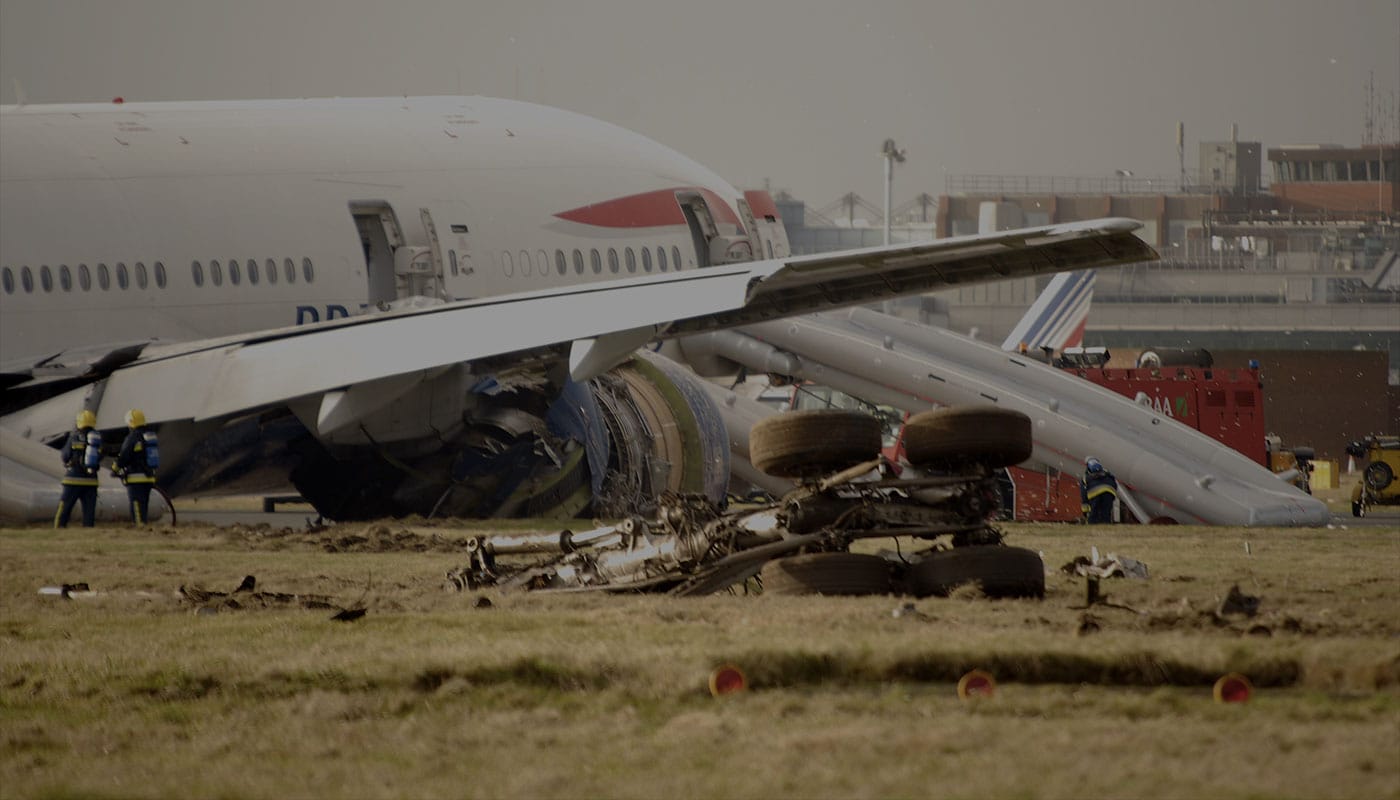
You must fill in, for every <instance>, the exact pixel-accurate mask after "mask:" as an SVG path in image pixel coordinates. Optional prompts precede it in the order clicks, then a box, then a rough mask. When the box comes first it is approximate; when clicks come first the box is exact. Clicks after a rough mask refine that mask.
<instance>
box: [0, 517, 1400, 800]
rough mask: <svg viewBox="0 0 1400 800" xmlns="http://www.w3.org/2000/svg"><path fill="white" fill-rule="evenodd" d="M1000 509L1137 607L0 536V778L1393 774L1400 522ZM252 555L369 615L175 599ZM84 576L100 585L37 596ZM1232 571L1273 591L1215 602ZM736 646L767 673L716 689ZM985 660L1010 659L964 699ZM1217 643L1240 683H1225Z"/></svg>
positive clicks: (378, 554)
mask: <svg viewBox="0 0 1400 800" xmlns="http://www.w3.org/2000/svg"><path fill="white" fill-rule="evenodd" d="M1009 532H1010V539H1011V541H1012V543H1014V544H1018V545H1022V546H1027V547H1032V548H1034V549H1038V550H1040V551H1042V552H1043V553H1044V555H1045V559H1046V562H1047V564H1048V565H1050V566H1051V567H1058V566H1059V565H1060V564H1063V563H1065V562H1067V561H1069V560H1070V559H1071V558H1072V557H1073V556H1075V555H1079V554H1083V553H1086V552H1087V551H1088V549H1089V547H1090V545H1097V546H1098V548H1099V549H1100V551H1103V552H1105V553H1107V552H1117V553H1120V554H1123V555H1127V556H1132V557H1134V558H1138V559H1140V560H1143V561H1145V562H1147V563H1148V564H1149V565H1150V566H1151V568H1152V572H1153V577H1152V579H1151V580H1149V581H1145V582H1129V581H1114V582H1105V583H1104V587H1103V588H1104V589H1105V591H1107V592H1108V594H1109V601H1110V602H1112V603H1114V604H1116V605H1120V606H1126V607H1129V608H1130V609H1132V610H1126V609H1124V608H1119V607H1109V606H1095V607H1093V608H1091V609H1087V610H1085V609H1080V608H1077V606H1080V605H1082V603H1083V582H1082V579H1071V578H1068V577H1063V576H1059V575H1053V576H1051V577H1050V578H1049V581H1048V596H1047V598H1046V599H1045V600H1044V601H1042V602H1033V601H1014V602H989V601H986V600H983V599H979V598H976V597H975V596H973V595H974V594H975V593H963V594H960V595H959V596H957V597H954V598H950V599H947V600H927V601H920V602H919V603H918V604H917V608H918V612H919V613H918V614H914V615H909V614H905V615H901V616H900V617H897V618H896V617H895V616H893V615H892V613H891V612H892V610H893V609H894V608H896V607H897V606H899V605H902V602H903V601H899V600H896V599H894V598H810V599H804V598H791V597H754V596H742V595H735V596H718V597H709V598H698V599H690V600H676V599H670V598H658V597H636V596H622V597H610V596H602V595H589V594H585V595H552V596H551V595H521V594H515V595H502V594H496V593H490V594H487V595H480V594H476V595H474V594H458V593H455V592H448V591H444V590H443V589H442V579H443V575H444V573H445V572H446V570H447V569H449V568H450V567H453V566H457V565H458V564H460V563H461V561H462V560H463V558H464V556H463V555H462V554H461V552H460V546H461V540H462V538H463V537H464V536H466V535H467V533H466V532H459V531H456V530H453V529H451V528H448V527H442V526H434V527H423V526H416V525H400V524H397V523H388V524H384V525H378V526H375V525H370V526H356V527H353V528H334V529H330V530H327V531H323V532H320V533H314V534H308V533H292V532H277V531H269V530H258V529H247V528H232V529H226V530H216V529H211V528H207V527H205V528H198V527H195V528H181V529H179V530H178V531H176V530H172V529H155V530H150V531H131V530H97V531H81V530H72V529H70V530H68V531H63V532H54V531H48V530H41V529H26V530H6V531H0V796H3V797H5V798H9V797H36V796H38V797H63V796H122V797H127V796H150V797H188V796H199V797H207V796H215V797H311V796H316V797H323V796H338V797H402V796H427V795H448V796H468V797H516V796H524V797H576V796H598V795H602V796H610V797H656V796H659V795H660V796H664V795H678V796H685V797H691V796H702V797H711V796H739V797H768V796H773V797H829V796H841V797H875V796H890V795H897V796H926V795H930V794H938V795H954V796H996V797H1003V796H1019V797H1086V796H1102V797H1124V796H1131V797H1194V796H1213V797H1257V796H1309V797H1312V796H1319V797H1320V796H1326V797H1400V591H1397V590H1400V577H1397V576H1400V536H1397V532H1396V531H1393V530H1386V529H1383V528H1380V529H1376V528H1373V529H1351V530H1347V531H1326V530H1248V531H1246V530H1240V529H1206V528H1185V527H1182V528H1123V527H1120V528H1085V527H1076V526H1010V527H1009ZM1246 542H1248V543H1249V548H1248V552H1246V547H1245V543H1246ZM868 544H869V545H870V546H871V547H872V548H874V547H888V546H890V543H888V542H873V543H868ZM902 547H904V548H906V552H907V548H908V547H909V543H907V542H906V543H902ZM245 574H252V575H256V576H257V578H258V582H259V585H260V588H266V589H267V590H269V591H275V592H306V593H315V594H325V595H330V596H332V597H333V598H335V599H336V600H337V601H338V602H339V603H340V604H342V605H349V604H352V603H354V602H355V601H357V600H358V599H360V598H361V597H363V598H364V602H365V605H367V606H368V608H369V613H368V615H367V616H366V617H364V618H363V619H361V620H359V621H357V622H354V623H348V624H341V623H334V622H330V621H329V620H328V619H327V617H328V613H326V612H324V611H305V610H298V609H281V610H256V611H255V610H245V611H239V612H233V613H219V614H213V615H196V614H194V613H191V609H190V607H189V606H188V605H187V604H185V603H182V602H181V601H180V600H179V599H178V597H177V594H176V590H177V588H178V587H179V586H180V585H182V584H201V585H203V586H205V587H206V588H211V589H221V590H224V591H227V590H229V589H232V588H233V587H234V586H236V585H237V583H238V581H239V580H240V579H241V578H242V576H243V575H245ZM79 580H82V581H87V582H89V583H90V584H91V585H92V586H93V588H94V589H96V590H98V594H97V595H96V596H94V597H90V598H77V599H72V600H67V601H64V600H62V599H59V598H54V597H51V596H40V595H38V594H37V593H36V590H37V589H38V587H39V586H42V585H52V584H57V583H62V582H73V581H79ZM1234 584H1238V585H1239V586H1240V589H1241V590H1242V591H1245V592H1247V593H1249V594H1254V595H1258V596H1259V597H1260V598H1261V600H1262V602H1261V611H1260V614H1259V616H1258V617H1256V618H1254V619H1249V620H1241V619H1235V618H1227V619H1225V620H1219V619H1217V618H1216V616H1215V615H1214V614H1213V613H1212V611H1213V609H1214V608H1215V606H1216V604H1217V603H1218V602H1219V600H1220V598H1222V597H1223V596H1224V595H1225V593H1226V592H1227V591H1228V590H1229V588H1230V586H1231V585H1234ZM367 585H369V587H370V588H369V589H368V591H367V592H366V586H367ZM482 596H486V597H488V598H489V599H490V600H491V601H492V605H491V607H489V608H478V607H476V602H477V600H478V599H479V597H482ZM1090 618H1091V619H1092V621H1093V623H1094V626H1096V627H1097V632H1093V633H1081V629H1084V628H1086V627H1094V626H1086V625H1085V624H1084V623H1085V621H1086V619H1090ZM725 662H733V663H736V664H739V665H741V666H742V667H743V668H744V669H745V670H746V672H747V673H748V675H749V677H750V679H751V683H752V685H753V686H754V691H751V692H748V693H746V694H743V695H740V696H735V697H729V698H725V699H724V700H721V701H717V700H714V699H712V698H710V697H709V695H708V693H707V692H706V691H705V681H706V677H707V675H708V672H709V670H710V669H712V668H713V667H714V666H715V665H717V664H720V663H725ZM974 666H980V667H983V668H988V669H990V670H991V671H993V672H994V673H995V674H997V675H998V677H999V678H1000V680H1001V682H1002V684H1001V687H1000V690H999V692H998V694H997V695H996V696H995V697H993V698H990V699H984V700H982V701H980V702H976V703H973V704H970V705H969V704H964V703H962V702H960V701H959V700H957V698H956V696H955V694H954V692H953V684H954V683H955V682H956V679H957V677H958V676H959V675H961V674H962V672H964V671H965V670H966V669H969V668H971V667H974ZM1230 670H1238V671H1243V672H1245V673H1247V674H1249V675H1250V676H1251V678H1252V679H1253V680H1254V681H1255V682H1256V684H1258V685H1259V686H1261V687H1263V688H1262V689H1261V690H1260V692H1259V693H1258V696H1257V697H1256V699H1255V700H1254V701H1253V702H1251V703H1249V704H1247V705H1243V706H1222V705H1217V704H1215V703H1213V702H1211V699H1210V684H1211V682H1212V681H1213V680H1214V679H1215V677H1216V676H1218V675H1220V674H1221V673H1223V672H1225V671H1230Z"/></svg>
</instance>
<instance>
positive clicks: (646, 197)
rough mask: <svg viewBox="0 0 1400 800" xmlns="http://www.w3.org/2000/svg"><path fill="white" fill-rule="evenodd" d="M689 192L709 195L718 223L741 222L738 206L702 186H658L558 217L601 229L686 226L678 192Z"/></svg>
mask: <svg viewBox="0 0 1400 800" xmlns="http://www.w3.org/2000/svg"><path fill="white" fill-rule="evenodd" d="M686 191H690V192H698V193H699V194H700V195H701V196H702V197H704V198H705V204H706V205H707V206H709V207H710V213H711V214H712V215H714V218H715V222H727V223H729V224H731V225H739V224H740V223H739V215H738V214H736V213H734V209H733V208H730V206H729V203H727V202H725V201H724V198H722V197H720V196H719V195H717V194H715V193H714V192H712V191H710V190H709V189H700V188H694V189H658V190H657V191H654V192H643V193H642V194H633V195H628V196H627V197H618V198H616V199H613V200H604V201H603V202H601V203H592V204H590V205H586V206H579V207H578V208H571V209H569V210H568V211H561V212H559V213H558V214H555V215H554V216H556V217H558V218H560V219H566V220H569V221H570V222H580V223H583V224H584V225H596V226H598V227H600V228H659V227H663V226H666V225H684V224H685V214H684V213H682V212H681V204H680V203H679V202H678V201H677V200H676V192H686Z"/></svg>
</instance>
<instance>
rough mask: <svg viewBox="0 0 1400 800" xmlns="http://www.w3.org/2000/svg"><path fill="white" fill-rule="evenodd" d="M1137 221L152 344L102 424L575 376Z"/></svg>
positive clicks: (1067, 258)
mask: <svg viewBox="0 0 1400 800" xmlns="http://www.w3.org/2000/svg"><path fill="white" fill-rule="evenodd" d="M1138 227H1139V224H1138V223H1137V222H1135V221H1133V220H1127V219H1104V220H1096V221H1091V222H1080V223H1073V224H1067V225H1057V226H1045V227H1040V228H1030V229H1023V230H1017V231H1006V232H1002V233H997V234H993V235H988V236H966V237H958V238H954V239H941V240H934V241H929V242H917V243H909V244H902V245H894V246H889V247H876V248H866V249H861V250H851V251H845V252H839V253H825V254H821V255H814V256H802V257H791V258H785V259H772V260H767V261H754V262H748V263H743V264H731V265H725V266H717V267H708V268H705V269H697V270H689V271H684V272H676V273H667V274H662V275H649V276H646V277H642V278H634V279H627V280H620V281H610V282H608V283H597V284H588V285H583V286H570V287H562V288H559V289H553V290H543V291H538V292H530V293H525V294H518V295H510V296H505V297H496V298H488V299H483V300H474V301H462V302H456V303H449V304H445V305H438V306H431V307H427V308H418V309H413V310H408V311H401V312H391V313H383V314H370V315H365V316H359V317H352V318H350V319H344V320H336V321H334V322H328V323H321V324H317V325H307V326H300V327H290V328H283V329H278V330H272V331H261V332H257V333H253V334H248V335H243V336H233V337H226V338H223V339H218V340H206V341H200V342H191V343H184V344H178V345H159V344H153V345H151V346H148V347H147V348H146V350H145V351H144V352H143V353H142V354H141V357H140V358H139V359H137V360H136V361H134V362H131V363H128V364H125V365H122V366H119V367H117V368H116V369H114V370H113V371H112V372H111V373H110V374H109V375H108V376H107V378H106V381H105V385H104V386H103V388H102V396H101V402H100V404H99V407H98V426H99V427H119V426H121V425H122V424H123V423H122V415H123V414H124V412H125V410H126V409H127V408H132V407H139V408H141V409H143V410H144V411H145V413H146V417H147V419H148V420H150V421H152V422H160V421H170V420H178V419H193V420H200V419H209V418H214V417H221V416H225V415H229V414H235V413H239V412H245V411H249V410H252V409H256V408H259V407H264V406H268V405H271V404H277V403H283V402H285V401H288V400H291V399H293V398H299V397H306V396H310V395H316V394H322V393H324V397H323V404H322V416H323V418H324V417H327V416H333V415H334V414H335V409H334V408H332V407H328V406H327V403H330V402H331V401H332V400H334V401H335V402H341V401H342V400H343V399H344V397H345V395H346V393H348V392H353V391H354V390H353V388H352V387H354V386H356V385H359V384H364V383H367V382H371V381H390V380H394V381H405V380H412V379H413V376H414V375H415V374H421V376H422V377H427V376H428V375H429V374H430V373H432V372H433V371H434V370H437V369H439V368H442V367H445V366H448V365H452V364H456V363H459V362H464V361H465V362H470V361H476V360H480V359H486V358H492V357H500V356H508V355H511V354H516V355H518V356H519V357H520V359H521V360H522V361H524V360H526V359H528V358H531V357H536V358H537V357H539V356H540V355H541V354H542V353H545V352H546V351H548V350H549V349H551V348H554V349H558V350H559V351H560V352H562V348H563V347H565V346H568V347H571V348H572V352H571V353H570V364H571V367H572V369H573V372H574V377H575V378H576V379H580V378H584V377H588V376H590V375H593V374H598V373H599V372H601V371H603V370H605V369H607V368H608V367H610V366H612V365H613V364H615V363H617V362H618V361H620V360H621V359H622V358H624V357H626V355H627V354H629V353H631V352H632V351H633V350H634V349H636V348H637V347H639V346H641V345H642V344H645V343H646V342H648V341H651V340H654V339H657V338H670V337H673V336H682V335H688V334H692V333H697V332H701V331H706V330H713V329H717V328H725V327H732V326H737V325H744V324H748V323H751V322H757V321H761V320H767V319H776V318H780V317H786V316H793V315H797V314H803V313H807V312H810V311H817V310H821V309H828V308H837V307H842V306H851V305H859V304H862V303H869V302H876V301H880V300H884V299H888V298H892V297H895V296H899V295H906V294H916V293H922V292H928V291H935V290H938V289H945V288H948V287H951V286H958V285H964V284H972V283H985V282H988V281H994V280H1001V279H1005V278H1016V277H1024V276H1028V275H1037V274H1042V273H1050V272H1060V271H1064V270H1073V269H1084V268H1087V267H1099V266H1108V265H1112V264H1120V263H1127V262H1132V261H1142V260H1147V259H1151V258H1155V257H1156V253H1155V252H1154V251H1153V250H1152V248H1150V247H1148V246H1147V245H1146V244H1144V243H1143V242H1142V241H1141V240H1140V239H1138V238H1137V237H1136V236H1134V235H1133V234H1132V231H1133V230H1135V229H1136V228H1138Z"/></svg>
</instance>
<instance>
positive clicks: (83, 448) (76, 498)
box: [53, 409, 102, 528]
mask: <svg viewBox="0 0 1400 800" xmlns="http://www.w3.org/2000/svg"><path fill="white" fill-rule="evenodd" d="M96 425H97V415H96V414H94V413H92V412H91V411H88V410H87V409H83V410H82V411H79V412H78V416H77V419H76V420H75V428H74V430H73V431H72V432H71V433H69V434H68V441H66V442H64V443H63V450H61V451H60V455H61V456H62V458H63V466H64V471H63V500H62V501H61V502H60V503H59V504H58V513H57V514H54V517H53V526H54V527H55V528H66V527H68V518H69V517H71V516H72V515H73V506H74V505H76V504H77V503H80V502H81V503H82V504H83V527H84V528H91V527H92V526H93V525H95V524H97V467H98V465H99V464H100V463H101V461H102V434H101V433H99V432H98V431H96V430H95V429H94V428H95V426H96Z"/></svg>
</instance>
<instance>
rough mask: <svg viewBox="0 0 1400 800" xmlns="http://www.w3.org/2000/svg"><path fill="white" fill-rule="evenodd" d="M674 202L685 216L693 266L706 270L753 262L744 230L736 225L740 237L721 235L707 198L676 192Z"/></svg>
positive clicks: (751, 248)
mask: <svg viewBox="0 0 1400 800" xmlns="http://www.w3.org/2000/svg"><path fill="white" fill-rule="evenodd" d="M676 202H677V203H680V206H681V213H682V214H684V215H685V222H686V225H687V226H688V227H689V228H690V238H691V241H692V242H693V243H694V247H695V266H697V267H708V266H711V265H717V264H735V263H738V262H740V261H752V260H753V257H754V249H753V244H752V243H751V242H750V240H749V237H748V236H746V235H744V230H743V228H742V227H741V226H740V225H736V226H735V229H736V230H737V232H738V234H739V235H737V236H731V235H726V234H724V233H723V232H722V231H721V230H720V227H719V225H717V224H716V223H715V217H716V214H715V212H714V210H713V209H711V208H710V205H709V199H707V198H706V197H705V195H704V194H701V193H700V192H690V191H685V192H676ZM728 215H729V217H730V218H731V219H732V218H733V216H734V215H733V212H732V211H728ZM736 222H737V220H736ZM727 224H728V223H726V225H727ZM679 266H680V265H677V267H679Z"/></svg>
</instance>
